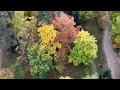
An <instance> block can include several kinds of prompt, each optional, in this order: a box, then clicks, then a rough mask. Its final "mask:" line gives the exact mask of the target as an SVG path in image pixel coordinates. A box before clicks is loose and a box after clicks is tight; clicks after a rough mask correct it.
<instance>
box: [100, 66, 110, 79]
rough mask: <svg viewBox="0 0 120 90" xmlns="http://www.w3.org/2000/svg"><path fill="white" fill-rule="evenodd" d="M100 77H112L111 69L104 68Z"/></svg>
mask: <svg viewBox="0 0 120 90" xmlns="http://www.w3.org/2000/svg"><path fill="white" fill-rule="evenodd" d="M99 79H112V75H111V70H110V69H108V68H103V69H102V70H101V72H100V74H99Z"/></svg>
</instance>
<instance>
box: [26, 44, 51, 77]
mask: <svg viewBox="0 0 120 90" xmlns="http://www.w3.org/2000/svg"><path fill="white" fill-rule="evenodd" d="M46 51H47V50H46V49H43V50H42V51H40V50H39V44H37V43H36V44H34V46H33V47H31V48H29V50H28V58H29V61H30V63H29V65H30V72H31V75H32V76H33V78H35V79H45V78H47V76H48V71H49V70H50V69H51V68H52V57H51V56H50V55H49V54H48V53H47V52H46Z"/></svg>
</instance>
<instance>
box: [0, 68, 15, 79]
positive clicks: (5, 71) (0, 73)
mask: <svg viewBox="0 0 120 90" xmlns="http://www.w3.org/2000/svg"><path fill="white" fill-rule="evenodd" d="M0 79H14V75H13V72H12V69H11V68H2V69H0Z"/></svg>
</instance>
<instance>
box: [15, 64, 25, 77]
mask: <svg viewBox="0 0 120 90" xmlns="http://www.w3.org/2000/svg"><path fill="white" fill-rule="evenodd" d="M14 78H16V79H24V78H25V76H24V71H23V68H22V66H21V65H20V64H16V65H15V67H14Z"/></svg>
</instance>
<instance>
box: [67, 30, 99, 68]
mask: <svg viewBox="0 0 120 90" xmlns="http://www.w3.org/2000/svg"><path fill="white" fill-rule="evenodd" d="M86 37H87V38H86ZM96 42H97V40H96V38H95V37H94V36H91V35H90V34H89V33H88V32H87V31H83V30H82V31H81V32H79V34H78V36H77V38H76V39H75V41H74V44H75V46H74V47H73V49H72V51H71V54H70V55H69V56H68V62H69V63H73V64H74V66H78V65H79V64H81V63H84V64H85V65H89V64H90V63H92V60H93V59H94V58H96V57H97V51H98V47H97V44H96Z"/></svg>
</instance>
